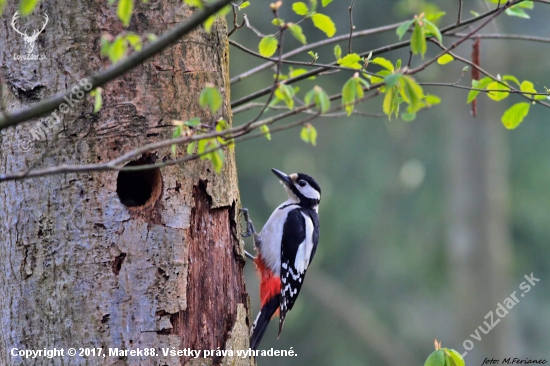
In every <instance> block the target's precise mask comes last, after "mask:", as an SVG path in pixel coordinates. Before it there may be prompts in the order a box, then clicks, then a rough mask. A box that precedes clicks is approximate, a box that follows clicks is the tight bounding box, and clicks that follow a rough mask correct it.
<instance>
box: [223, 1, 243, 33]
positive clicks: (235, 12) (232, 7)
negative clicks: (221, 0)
mask: <svg viewBox="0 0 550 366" xmlns="http://www.w3.org/2000/svg"><path fill="white" fill-rule="evenodd" d="M238 7H239V6H238V5H236V4H233V3H231V9H232V10H233V29H231V31H229V33H227V37H230V36H231V35H232V34H233V33H235V31H236V30H237V29H241V28H242V27H244V24H245V21H244V19H243V22H242V23H241V25H239V24H238V23H237V8H238Z"/></svg>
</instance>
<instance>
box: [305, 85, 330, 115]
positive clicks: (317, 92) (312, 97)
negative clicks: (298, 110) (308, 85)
mask: <svg viewBox="0 0 550 366" xmlns="http://www.w3.org/2000/svg"><path fill="white" fill-rule="evenodd" d="M312 101H314V102H315V106H316V107H317V108H319V111H320V112H321V113H326V112H328V111H329V109H330V98H329V97H328V95H327V93H326V92H325V91H324V90H323V89H322V88H321V87H319V86H317V85H316V86H314V87H313V89H311V90H310V91H309V92H307V94H306V95H305V97H304V102H305V104H306V105H309V104H311V102H312Z"/></svg>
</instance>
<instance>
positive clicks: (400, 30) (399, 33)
mask: <svg viewBox="0 0 550 366" xmlns="http://www.w3.org/2000/svg"><path fill="white" fill-rule="evenodd" d="M413 23H414V19H411V20H408V21H406V22H405V23H403V24H401V25H400V26H399V27H397V29H396V30H395V33H397V36H398V37H399V40H401V38H403V36H404V35H405V33H407V31H408V30H409V28H410V27H411V25H412V24H413Z"/></svg>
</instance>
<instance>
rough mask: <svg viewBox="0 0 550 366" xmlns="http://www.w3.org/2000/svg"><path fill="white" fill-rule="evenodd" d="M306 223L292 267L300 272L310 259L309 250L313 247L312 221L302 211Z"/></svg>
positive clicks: (303, 270) (304, 268) (302, 271)
mask: <svg viewBox="0 0 550 366" xmlns="http://www.w3.org/2000/svg"><path fill="white" fill-rule="evenodd" d="M302 216H303V217H304V220H305V223H306V239H305V240H304V241H303V243H302V244H300V246H299V247H298V252H297V253H296V259H295V261H294V268H296V269H297V270H298V272H300V273H304V272H305V270H306V269H307V266H308V265H309V262H310V259H311V250H312V249H313V222H312V221H311V218H310V217H309V215H308V214H305V213H303V212H302Z"/></svg>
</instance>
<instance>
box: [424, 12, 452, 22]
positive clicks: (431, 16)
mask: <svg viewBox="0 0 550 366" xmlns="http://www.w3.org/2000/svg"><path fill="white" fill-rule="evenodd" d="M445 14H447V13H446V12H444V11H439V12H437V13H430V14H426V19H427V20H429V21H430V22H435V21H437V20H439V18H441V17H443V16H445Z"/></svg>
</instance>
